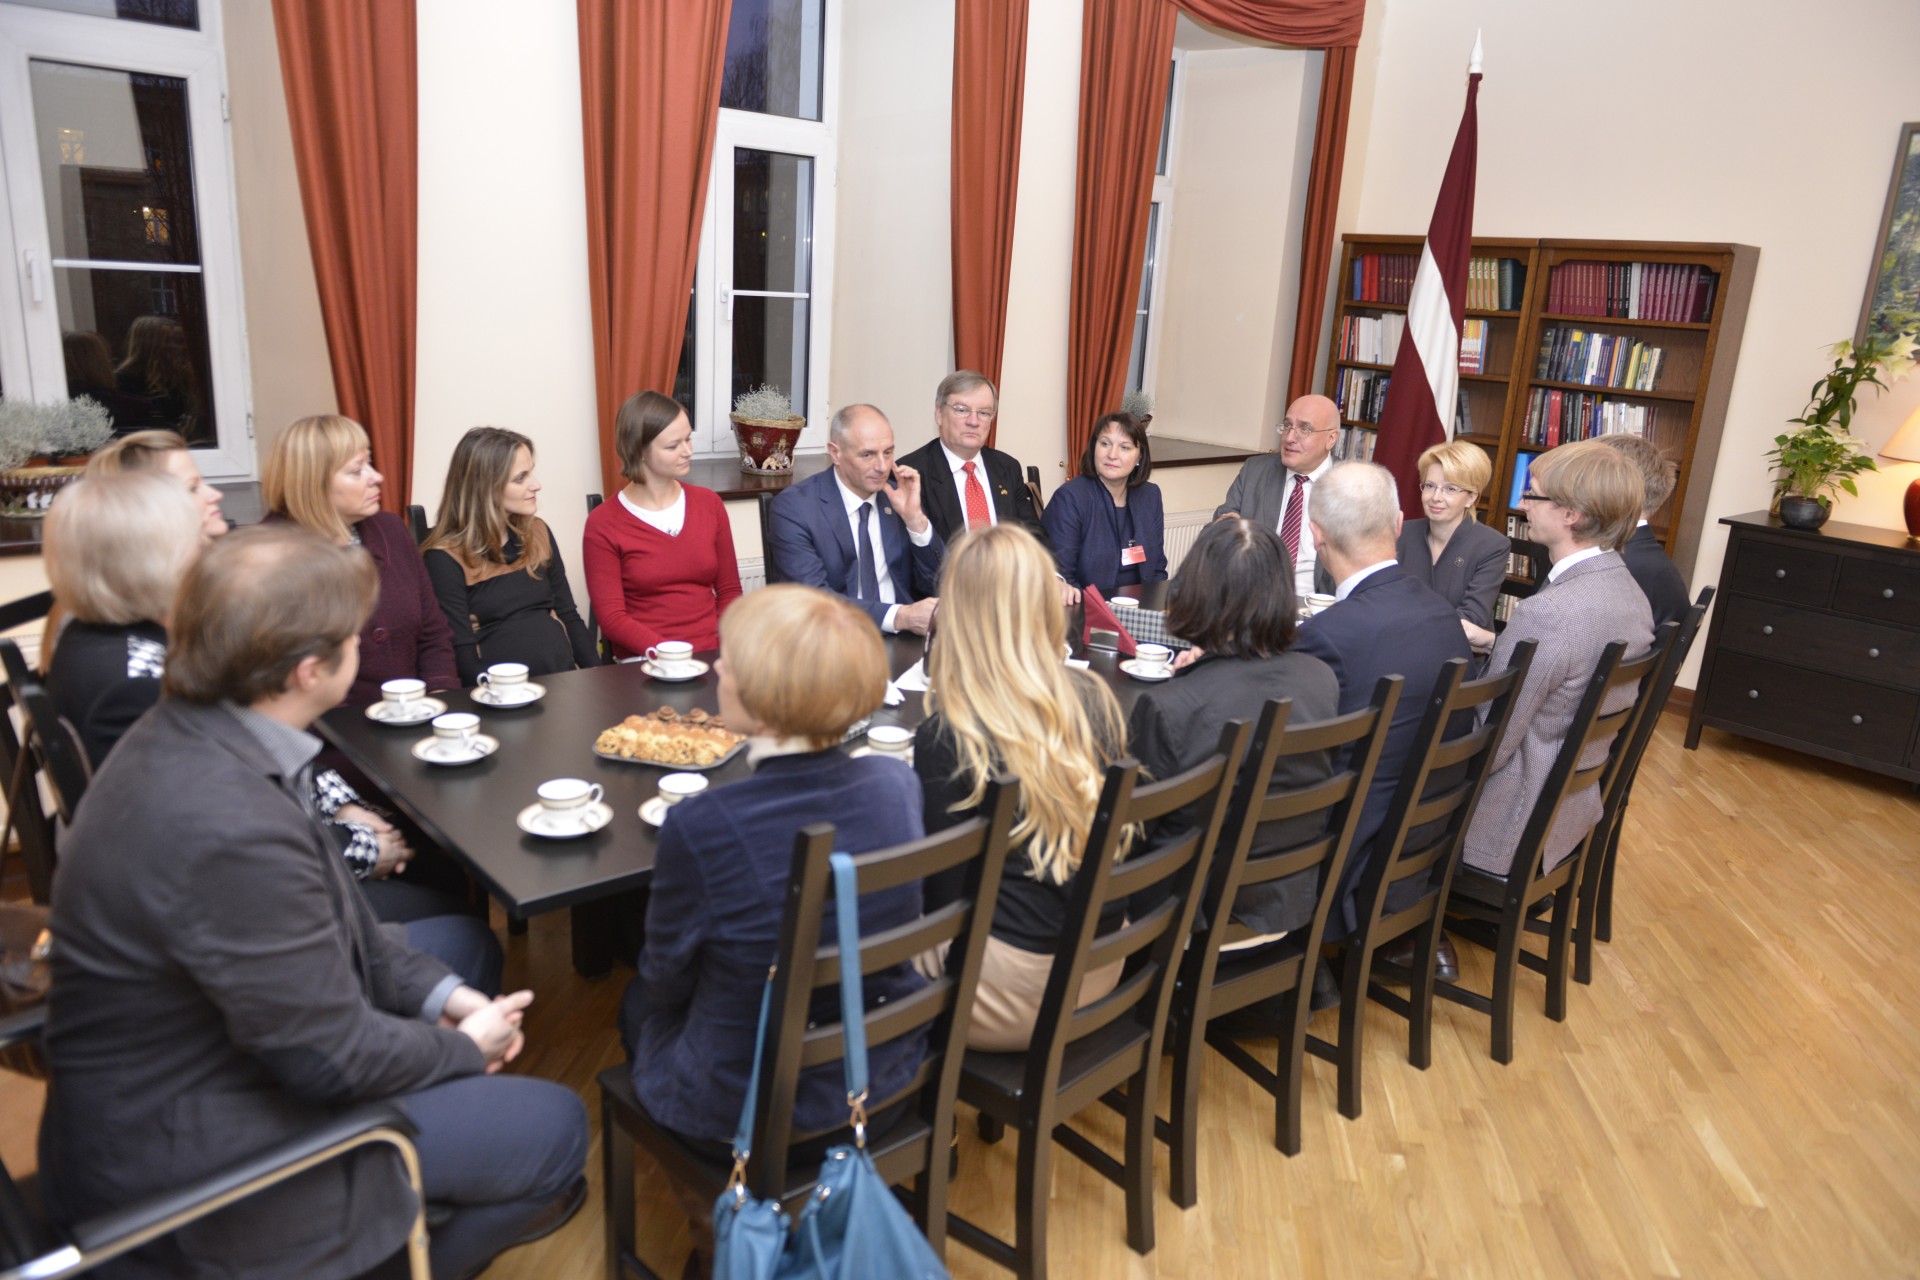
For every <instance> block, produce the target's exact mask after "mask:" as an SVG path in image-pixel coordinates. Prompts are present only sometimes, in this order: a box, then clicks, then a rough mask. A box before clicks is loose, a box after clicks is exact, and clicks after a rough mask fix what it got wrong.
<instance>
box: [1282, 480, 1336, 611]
mask: <svg viewBox="0 0 1920 1280" xmlns="http://www.w3.org/2000/svg"><path fill="white" fill-rule="evenodd" d="M1331 470H1333V455H1332V454H1331V453H1329V454H1328V455H1327V456H1326V457H1325V458H1322V459H1321V460H1320V465H1319V466H1317V467H1315V468H1314V469H1313V470H1312V471H1309V472H1307V473H1306V477H1307V481H1308V483H1307V484H1306V485H1305V486H1304V487H1303V488H1301V490H1300V553H1299V554H1298V555H1296V556H1295V557H1294V558H1293V591H1294V594H1295V595H1297V596H1300V597H1302V598H1305V597H1306V596H1308V595H1311V594H1312V593H1313V571H1314V567H1315V566H1316V564H1317V563H1318V562H1319V552H1317V551H1316V550H1315V549H1314V546H1313V530H1311V529H1309V528H1307V519H1308V518H1309V517H1310V516H1311V515H1312V514H1313V487H1314V486H1315V485H1317V484H1319V483H1320V482H1321V481H1322V480H1324V479H1326V478H1327V472H1329V471H1331ZM1286 474H1287V492H1286V493H1285V494H1284V495H1282V497H1281V499H1280V523H1279V524H1276V525H1274V527H1273V528H1274V532H1275V533H1278V532H1279V531H1280V526H1281V525H1284V524H1286V522H1287V503H1289V502H1291V501H1293V490H1294V488H1295V485H1294V482H1293V478H1294V476H1295V475H1296V474H1298V473H1297V472H1295V471H1293V470H1292V469H1290V468H1289V469H1288V471H1287V473H1286Z"/></svg>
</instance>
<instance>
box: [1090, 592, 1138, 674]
mask: <svg viewBox="0 0 1920 1280" xmlns="http://www.w3.org/2000/svg"><path fill="white" fill-rule="evenodd" d="M1080 603H1081V604H1082V605H1084V606H1086V611H1087V625H1086V629H1085V630H1084V631H1082V632H1081V633H1080V643H1081V644H1083V645H1084V644H1086V643H1087V640H1088V639H1089V638H1090V637H1091V636H1092V635H1093V633H1094V631H1095V630H1096V629H1097V630H1100V631H1111V632H1113V633H1114V634H1115V635H1117V636H1119V637H1120V642H1119V646H1118V647H1119V650H1120V656H1121V657H1123V658H1131V657H1132V656H1133V655H1134V654H1135V653H1136V652H1138V650H1139V646H1138V645H1136V644H1135V643H1134V640H1133V637H1132V636H1131V635H1129V634H1127V629H1126V628H1125V627H1123V626H1121V625H1120V619H1119V618H1117V617H1115V616H1114V612H1113V609H1112V607H1111V606H1110V605H1108V604H1107V602H1106V601H1105V600H1104V599H1102V598H1101V596H1100V588H1098V587H1096V586H1094V585H1093V584H1092V583H1088V584H1087V587H1086V589H1085V590H1084V591H1082V592H1081V593H1080Z"/></svg>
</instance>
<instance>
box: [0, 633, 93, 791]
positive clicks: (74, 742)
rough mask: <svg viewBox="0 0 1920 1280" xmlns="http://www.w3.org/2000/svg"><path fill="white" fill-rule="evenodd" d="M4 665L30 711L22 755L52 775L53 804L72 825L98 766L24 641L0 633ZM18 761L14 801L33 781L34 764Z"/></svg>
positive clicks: (0, 664)
mask: <svg viewBox="0 0 1920 1280" xmlns="http://www.w3.org/2000/svg"><path fill="white" fill-rule="evenodd" d="M0 667H3V668H4V669H5V671H6V675H7V687H8V688H9V689H10V690H12V693H13V700H14V704H15V705H16V706H18V707H19V708H20V710H21V712H22V714H24V715H25V716H26V721H27V737H26V740H25V742H24V743H23V744H22V745H23V747H24V749H25V753H24V754H23V755H22V756H21V758H20V759H21V761H23V762H24V761H31V762H32V763H33V764H34V765H37V766H38V768H39V770H40V772H41V775H42V776H43V777H45V778H46V780H47V787H48V790H49V791H51V792H52V794H53V803H54V808H55V809H56V810H57V811H58V813H59V815H60V821H61V822H62V823H65V824H68V825H71V824H72V822H73V815H74V812H75V811H76V810H77V809H78V808H79V806H80V797H81V796H83V795H85V794H86V792H87V784H88V783H90V782H92V781H93V768H92V766H91V765H89V764H88V763H87V752H86V748H85V747H83V746H82V745H81V743H80V735H79V733H78V732H77V731H76V730H75V729H74V727H73V725H72V724H70V723H69V722H68V721H67V719H66V717H64V716H62V715H61V714H60V709H59V707H57V706H55V705H54V701H53V695H52V694H51V693H48V692H47V687H46V686H45V685H44V684H42V683H41V682H40V677H39V675H38V674H37V673H35V672H34V670H33V668H31V667H29V666H28V665H27V658H26V655H25V654H23V653H21V652H20V646H19V645H17V644H15V643H14V642H13V641H12V640H8V639H5V638H0ZM23 767H24V766H23V765H22V764H21V763H19V762H16V766H15V772H14V775H13V776H14V781H15V782H16V783H19V784H20V785H18V786H10V787H9V788H8V796H9V799H10V800H12V801H16V802H17V801H18V800H19V799H21V798H23V795H24V793H25V792H26V791H28V790H29V789H30V786H31V782H32V774H31V768H30V767H25V773H24V775H23V772H22V769H23Z"/></svg>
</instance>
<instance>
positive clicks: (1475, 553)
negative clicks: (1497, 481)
mask: <svg viewBox="0 0 1920 1280" xmlns="http://www.w3.org/2000/svg"><path fill="white" fill-rule="evenodd" d="M1416 470H1417V472H1418V474H1419V476H1420V507H1421V509H1422V510H1423V511H1425V512H1426V517H1425V518H1424V519H1420V520H1409V521H1407V522H1406V523H1405V524H1403V525H1402V526H1401V527H1400V537H1399V540H1398V542H1397V544H1396V546H1395V551H1396V552H1397V554H1398V558H1399V560H1400V567H1401V569H1402V570H1403V571H1404V572H1406V573H1407V575H1408V576H1410V577H1412V578H1414V579H1415V580H1417V581H1419V582H1424V583H1425V584H1426V585H1428V586H1429V587H1432V588H1433V589H1434V590H1435V591H1437V592H1438V593H1439V594H1440V595H1441V597H1442V598H1443V599H1445V600H1446V602H1447V603H1448V604H1450V605H1452V606H1453V608H1454V611H1455V612H1456V613H1458V614H1459V615H1460V622H1461V626H1462V629H1463V630H1465V631H1466V633H1467V635H1468V637H1469V638H1470V639H1472V640H1474V641H1475V642H1476V643H1482V644H1487V643H1491V642H1492V627H1493V606H1494V603H1495V601H1497V600H1498V599H1499V596H1500V584H1501V583H1503V582H1505V581H1506V578H1507V556H1508V555H1509V554H1510V553H1511V552H1512V550H1513V547H1512V546H1511V545H1510V544H1509V543H1508V541H1507V536H1506V534H1505V533H1503V532H1501V531H1500V530H1498V529H1493V528H1490V527H1488V526H1487V525H1483V524H1480V523H1478V522H1477V521H1476V520H1475V519H1474V510H1473V507H1474V504H1475V503H1476V502H1478V501H1479V500H1480V498H1481V495H1483V494H1484V493H1486V491H1487V488H1488V486H1489V485H1491V484H1492V483H1493V460H1492V459H1490V458H1488V457H1487V454H1486V451H1485V450H1484V449H1482V448H1481V447H1480V446H1479V445H1477V444H1474V443H1473V442H1472V441H1469V440H1447V441H1444V442H1442V443H1440V444H1436V445H1434V446H1433V447H1432V448H1430V449H1428V450H1427V451H1426V452H1424V453H1422V454H1421V455H1420V461H1419V463H1418V464H1417V467H1416Z"/></svg>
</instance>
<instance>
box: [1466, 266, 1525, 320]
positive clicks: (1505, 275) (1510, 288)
mask: <svg viewBox="0 0 1920 1280" xmlns="http://www.w3.org/2000/svg"><path fill="white" fill-rule="evenodd" d="M1526 285H1527V269H1526V267H1524V266H1522V265H1521V263H1520V260H1519V259H1518V258H1475V259H1473V260H1472V261H1471V262H1469V263H1468V264H1467V309H1468V310H1470V311H1518V310H1519V309H1520V295H1521V294H1522V293H1523V292H1524V291H1525V290H1526Z"/></svg>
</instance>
